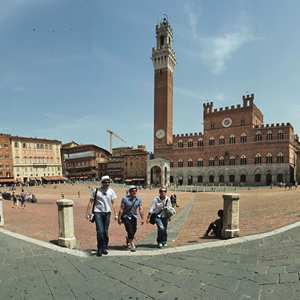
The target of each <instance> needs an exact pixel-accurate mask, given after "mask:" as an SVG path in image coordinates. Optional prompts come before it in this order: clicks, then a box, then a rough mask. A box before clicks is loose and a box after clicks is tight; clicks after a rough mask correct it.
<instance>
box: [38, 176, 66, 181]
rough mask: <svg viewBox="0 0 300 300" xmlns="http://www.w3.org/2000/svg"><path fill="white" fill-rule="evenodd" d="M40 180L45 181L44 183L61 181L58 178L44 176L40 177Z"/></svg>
mask: <svg viewBox="0 0 300 300" xmlns="http://www.w3.org/2000/svg"><path fill="white" fill-rule="evenodd" d="M42 179H43V180H46V181H61V180H63V179H61V178H60V177H59V176H44V177H42Z"/></svg>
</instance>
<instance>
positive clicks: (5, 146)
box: [0, 144, 8, 149]
mask: <svg viewBox="0 0 300 300" xmlns="http://www.w3.org/2000/svg"><path fill="white" fill-rule="evenodd" d="M3 146H4V148H5V149H8V144H4V145H2V144H0V148H3Z"/></svg>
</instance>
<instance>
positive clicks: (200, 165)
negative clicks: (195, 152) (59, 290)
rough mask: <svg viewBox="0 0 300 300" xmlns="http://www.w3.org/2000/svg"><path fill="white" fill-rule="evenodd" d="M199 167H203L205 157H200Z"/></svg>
mask: <svg viewBox="0 0 300 300" xmlns="http://www.w3.org/2000/svg"><path fill="white" fill-rule="evenodd" d="M198 167H203V159H202V158H201V157H200V158H198Z"/></svg>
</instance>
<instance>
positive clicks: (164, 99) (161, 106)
mask: <svg viewBox="0 0 300 300" xmlns="http://www.w3.org/2000/svg"><path fill="white" fill-rule="evenodd" d="M172 38H173V30H172V28H171V26H170V25H169V22H168V20H167V19H166V18H164V19H163V20H162V21H161V22H160V24H159V25H156V49H155V48H152V57H151V59H152V62H153V66H154V72H155V75H154V154H155V149H156V148H161V147H166V146H167V145H170V144H172V143H173V72H174V68H175V65H176V55H175V52H174V50H173V49H172V41H173V40H172ZM159 152H160V151H158V153H159Z"/></svg>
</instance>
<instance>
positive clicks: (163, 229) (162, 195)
mask: <svg viewBox="0 0 300 300" xmlns="http://www.w3.org/2000/svg"><path fill="white" fill-rule="evenodd" d="M166 193H167V188H165V187H161V188H160V189H159V196H157V197H155V198H154V200H153V202H152V205H151V207H150V210H149V214H148V216H147V221H146V222H147V224H148V223H149V222H150V219H154V222H155V223H154V224H156V226H157V239H156V241H157V244H158V248H161V247H166V246H167V239H168V233H167V227H168V219H167V218H166V216H165V213H164V210H166V209H167V207H168V206H171V207H172V203H171V199H170V198H169V197H167V196H166Z"/></svg>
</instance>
